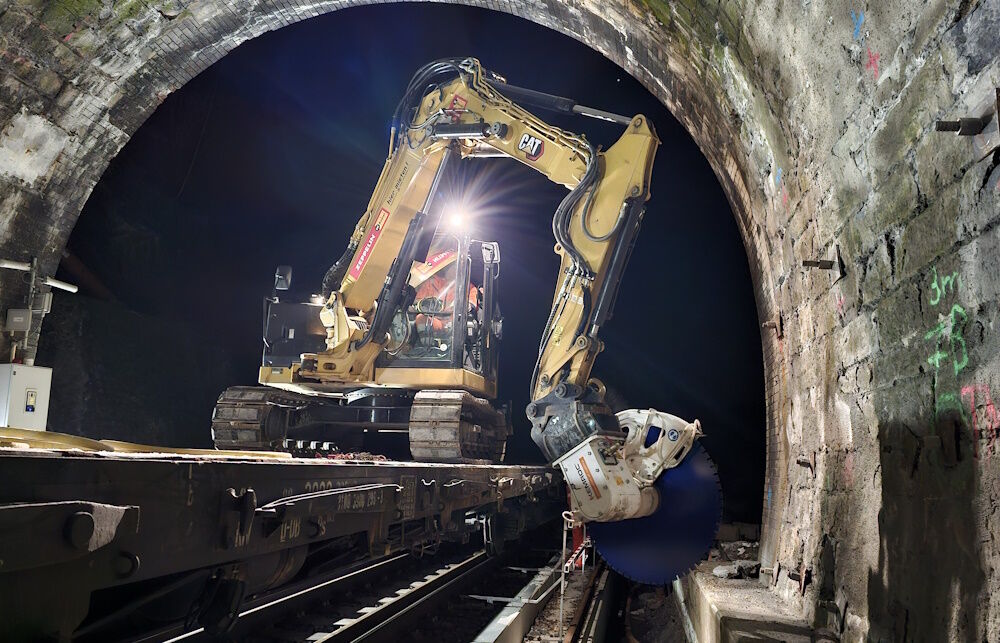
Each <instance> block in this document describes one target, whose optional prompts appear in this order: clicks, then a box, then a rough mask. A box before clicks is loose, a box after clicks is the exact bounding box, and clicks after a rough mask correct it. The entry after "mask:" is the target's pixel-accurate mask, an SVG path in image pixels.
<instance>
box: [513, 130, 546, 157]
mask: <svg viewBox="0 0 1000 643" xmlns="http://www.w3.org/2000/svg"><path fill="white" fill-rule="evenodd" d="M517 149H519V150H521V151H522V152H524V154H525V156H527V157H528V160H529V161H536V160H538V157H539V156H541V155H542V154H543V153H545V141H543V140H542V139H540V138H535V137H534V136H532V135H531V134H524V135H522V136H521V140H520V141H518V143H517Z"/></svg>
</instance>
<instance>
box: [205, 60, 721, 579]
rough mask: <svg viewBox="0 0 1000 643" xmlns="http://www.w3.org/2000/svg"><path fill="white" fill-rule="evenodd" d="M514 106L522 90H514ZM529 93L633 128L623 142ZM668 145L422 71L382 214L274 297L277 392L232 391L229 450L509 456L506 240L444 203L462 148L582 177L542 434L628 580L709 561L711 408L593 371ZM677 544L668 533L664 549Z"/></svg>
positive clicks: (565, 218)
mask: <svg viewBox="0 0 1000 643" xmlns="http://www.w3.org/2000/svg"><path fill="white" fill-rule="evenodd" d="M515 100H516V101H517V102H515ZM522 105H530V106H533V107H536V108H538V109H544V110H549V111H554V112H557V113H564V114H578V115H583V116H591V117H595V118H600V119H604V120H608V121H611V122H615V123H618V124H619V125H621V126H622V127H623V129H624V132H623V133H622V135H621V137H620V138H619V139H618V141H617V142H616V143H614V144H613V145H612V146H611V147H609V148H608V149H607V150H601V149H599V148H597V147H596V146H594V145H593V144H591V143H590V142H589V141H588V140H587V139H586V137H584V136H582V135H578V134H574V133H571V132H568V131H565V130H563V129H560V128H557V127H554V126H552V125H549V124H548V123H546V122H544V121H543V120H541V119H540V118H538V117H537V116H535V115H534V114H533V113H531V112H529V111H527V110H526V109H525V108H524V107H523V106H522ZM658 145H659V140H658V138H657V136H656V133H655V132H654V130H653V127H652V125H651V124H650V122H649V120H648V118H646V117H645V116H643V115H636V116H633V117H631V118H628V117H623V116H619V115H616V114H611V113H608V112H604V111H601V110H597V109H593V108H588V107H584V106H581V105H577V104H576V103H575V101H573V100H571V99H566V98H562V97H558V96H553V95H550V94H545V93H542V92H537V91H534V90H529V89H524V88H520V87H516V86H513V85H510V84H508V83H507V82H506V80H505V79H504V78H503V77H501V76H499V75H498V74H495V73H492V72H490V71H488V70H485V69H484V68H483V67H482V65H481V64H480V62H479V61H478V60H476V59H475V58H453V59H443V60H438V61H435V62H432V63H430V64H427V65H425V66H424V67H422V68H420V69H419V70H418V71H417V73H416V74H415V75H414V77H413V79H412V80H411V81H410V83H409V85H408V86H407V88H406V91H405V92H404V94H403V97H402V99H401V101H400V103H399V105H398V107H397V108H396V111H395V114H394V116H393V126H392V131H391V134H390V145H389V154H388V157H387V159H386V161H385V165H384V167H383V169H382V173H381V176H380V177H379V180H378V183H377V184H376V186H375V190H374V192H373V194H372V197H371V200H370V202H369V204H368V207H367V208H366V209H365V212H364V214H363V215H362V216H361V218H360V220H359V221H358V223H357V225H356V226H355V228H354V232H353V234H352V235H351V238H350V241H349V243H348V245H347V248H346V250H345V251H344V253H343V255H342V256H341V257H340V258H339V259H338V260H337V261H336V263H334V264H333V266H332V267H331V268H330V269H329V271H328V272H327V273H326V275H325V277H324V279H323V292H322V295H319V296H317V297H316V298H315V301H312V302H309V303H306V304H298V303H287V302H284V301H281V300H280V299H279V297H277V292H278V291H280V290H285V289H287V288H288V287H289V285H290V274H291V273H290V269H287V268H279V271H278V273H277V274H276V280H275V292H274V293H273V296H272V297H270V298H268V299H267V300H266V302H265V324H264V343H265V348H264V356H263V362H262V365H261V368H260V373H259V382H260V384H261V385H262V386H260V387H234V388H231V389H229V390H227V391H226V392H224V393H223V394H222V396H221V397H220V399H219V402H218V404H217V406H216V409H215V413H214V416H213V422H212V430H213V437H214V440H215V444H216V446H217V447H218V448H221V449H248V448H251V449H252V448H257V449H274V448H281V447H286V448H292V449H293V450H294V449H296V448H298V449H300V450H305V451H306V452H309V451H315V450H322V448H323V447H326V446H332V447H333V448H334V449H337V450H340V451H344V452H353V451H356V450H358V449H363V448H364V445H363V444H362V441H363V439H364V436H366V435H367V436H369V437H370V436H373V435H378V434H385V433H397V434H404V435H405V436H407V437H408V443H409V450H410V452H411V453H412V456H413V458H414V459H417V460H425V461H440V462H490V461H492V462H497V461H500V460H501V459H502V457H503V453H504V445H505V443H506V440H507V437H508V436H509V435H510V434H511V429H510V420H509V413H508V412H507V410H506V409H503V408H497V407H495V406H494V405H493V404H491V401H492V400H493V399H494V398H495V397H496V373H497V361H498V355H497V351H498V347H499V340H500V338H501V335H502V327H503V319H502V317H501V315H500V310H499V305H498V301H497V296H496V280H497V277H498V275H499V266H500V250H499V246H498V244H496V243H495V242H490V241H481V240H476V239H473V238H472V237H471V236H470V234H469V233H468V232H467V231H463V230H457V229H454V228H450V227H449V226H448V221H447V218H448V217H446V216H445V215H444V210H445V206H446V204H445V203H443V199H442V198H440V196H441V192H442V189H441V186H442V181H443V180H444V177H445V176H446V173H447V172H448V171H449V168H450V167H451V166H453V164H455V163H457V162H459V161H460V160H461V159H468V158H478V157H501V158H509V159H514V160H516V161H519V162H520V163H522V164H524V165H526V166H528V167H530V168H532V169H534V170H536V171H538V172H540V173H542V174H543V175H544V176H546V177H547V178H548V179H549V180H551V181H553V182H555V183H558V184H560V185H562V186H564V187H566V188H567V189H568V192H567V194H566V196H565V198H563V200H562V201H561V203H560V204H559V206H558V207H557V208H556V211H555V213H554V215H553V219H552V233H553V236H554V240H555V246H554V250H555V253H556V255H557V256H558V257H559V261H560V267H559V272H558V277H557V285H556V288H555V292H554V296H553V300H552V305H551V309H550V313H549V316H548V320H547V322H546V324H545V326H544V328H543V330H542V336H541V341H540V345H539V351H538V357H537V360H536V363H535V368H534V373H533V374H532V376H531V382H530V391H531V403H530V404H529V405H528V407H527V410H526V414H527V416H528V419H529V420H530V421H531V424H532V429H531V436H532V439H533V440H534V441H535V442H536V444H537V445H538V446H539V448H540V449H541V450H542V452H543V453H544V454H545V456H546V458H547V459H548V461H549V462H551V463H552V464H553V465H554V466H558V467H559V468H560V469H561V471H562V474H563V477H564V479H565V480H566V482H567V484H568V487H569V495H570V499H571V508H572V510H573V512H574V515H575V516H576V517H577V518H578V519H579V520H583V521H587V522H590V523H591V531H590V533H591V536H592V537H593V539H594V540H595V544H596V546H597V548H598V550H599V551H600V552H601V554H602V555H603V556H604V557H605V558H606V559H607V560H608V562H609V563H610V564H611V565H612V566H613V567H615V568H616V569H618V570H619V571H621V572H622V573H624V574H625V575H627V576H629V577H631V578H634V579H636V580H640V581H643V582H650V583H664V582H669V581H670V580H672V578H673V577H674V576H675V575H676V574H679V573H682V572H683V571H685V570H686V568H687V567H689V566H690V565H692V564H693V563H695V562H697V561H698V560H700V559H701V556H702V555H703V554H704V553H705V552H706V551H707V549H708V547H709V546H710V544H711V542H712V539H713V538H714V535H715V533H716V528H717V526H718V523H719V519H720V517H721V494H720V492H719V486H718V479H717V476H716V474H715V470H714V466H713V465H712V464H711V461H710V460H709V459H708V456H707V454H706V453H705V452H704V450H703V449H702V448H701V447H700V444H699V443H698V442H697V438H698V437H699V436H700V435H701V429H700V424H699V423H698V421H697V420H695V421H694V422H688V421H685V420H683V419H681V418H678V417H676V416H673V415H669V414H667V413H662V412H659V411H656V410H653V409H648V410H626V411H621V412H618V413H614V412H612V410H611V409H610V408H609V407H608V405H607V403H606V402H605V399H604V398H605V392H606V391H605V387H604V385H603V384H602V383H601V382H600V381H599V380H597V379H596V378H592V377H591V369H592V367H593V364H594V360H595V358H596V357H597V355H598V354H599V353H600V352H601V351H603V350H604V343H603V342H602V341H601V340H600V339H599V337H598V333H599V331H600V329H601V327H602V326H603V325H604V323H605V322H606V321H607V320H608V319H609V318H610V317H611V315H612V311H613V306H614V302H615V298H616V295H617V292H618V287H619V283H620V281H621V279H622V276H623V273H624V270H625V266H626V264H627V262H628V258H629V255H630V253H631V250H632V247H633V243H634V242H635V239H636V236H637V233H638V231H639V226H640V223H641V220H642V217H643V214H644V210H645V205H646V202H647V201H648V199H649V196H650V175H651V171H652V165H653V159H654V156H655V152H656V149H657V146H658ZM661 545H665V547H664V546H661Z"/></svg>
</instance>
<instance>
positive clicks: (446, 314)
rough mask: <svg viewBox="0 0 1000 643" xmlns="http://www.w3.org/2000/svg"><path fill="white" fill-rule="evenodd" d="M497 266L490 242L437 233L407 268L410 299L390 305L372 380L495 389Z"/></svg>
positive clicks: (489, 392) (484, 391)
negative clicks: (422, 257)
mask: <svg viewBox="0 0 1000 643" xmlns="http://www.w3.org/2000/svg"><path fill="white" fill-rule="evenodd" d="M499 274H500V248H499V245H498V244H497V243H496V242H491V241H479V240H475V239H472V238H470V237H469V235H467V234H455V233H443V234H438V235H436V236H435V238H434V241H433V243H432V244H431V249H430V252H428V254H427V258H426V260H425V261H424V262H422V263H414V265H413V268H412V269H411V270H410V280H409V286H410V288H412V289H413V291H414V294H413V301H412V303H410V304H409V305H408V306H406V307H405V310H402V309H398V310H396V312H395V315H394V317H393V320H392V326H391V328H390V331H389V341H388V342H387V344H386V350H385V351H384V352H383V353H382V354H381V355H379V357H378V359H377V360H376V362H375V380H376V382H378V383H381V384H395V385H407V386H416V387H420V388H459V389H464V390H468V391H470V392H473V393H476V394H478V395H481V396H484V397H488V398H493V397H495V396H496V374H497V348H498V345H497V342H498V340H499V339H500V333H501V328H502V318H501V316H500V310H499V303H498V299H497V293H496V289H497V276H498V275H499Z"/></svg>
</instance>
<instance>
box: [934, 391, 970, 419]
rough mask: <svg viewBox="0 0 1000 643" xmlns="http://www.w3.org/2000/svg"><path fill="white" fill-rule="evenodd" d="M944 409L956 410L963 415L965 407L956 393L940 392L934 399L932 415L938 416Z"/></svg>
mask: <svg viewBox="0 0 1000 643" xmlns="http://www.w3.org/2000/svg"><path fill="white" fill-rule="evenodd" d="M945 411H957V412H958V413H959V415H962V416H963V419H964V416H965V407H963V406H962V401H961V400H960V399H959V398H958V395H956V394H954V393H942V394H941V395H939V396H937V399H936V400H935V401H934V416H935V417H939V416H940V415H941V414H942V413H944V412H945Z"/></svg>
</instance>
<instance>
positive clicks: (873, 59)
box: [865, 47, 881, 80]
mask: <svg viewBox="0 0 1000 643" xmlns="http://www.w3.org/2000/svg"><path fill="white" fill-rule="evenodd" d="M880 56H881V54H879V53H877V52H872V48H871V47H868V62H866V63H865V69H871V70H872V74H873V75H874V77H875V80H878V59H879V57H880Z"/></svg>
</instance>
